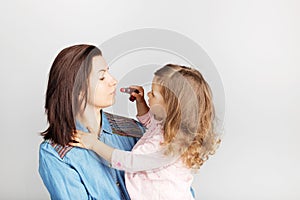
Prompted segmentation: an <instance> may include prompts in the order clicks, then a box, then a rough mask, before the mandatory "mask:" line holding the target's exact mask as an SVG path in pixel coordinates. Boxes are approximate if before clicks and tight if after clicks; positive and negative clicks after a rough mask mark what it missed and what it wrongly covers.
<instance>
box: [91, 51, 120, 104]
mask: <svg viewBox="0 0 300 200" xmlns="http://www.w3.org/2000/svg"><path fill="white" fill-rule="evenodd" d="M116 85H117V80H116V79H115V78H114V77H112V76H111V75H110V73H109V72H108V66H107V63H106V62H105V60H104V59H103V57H102V56H95V57H93V59H92V70H91V73H90V76H89V86H88V97H87V106H93V107H95V108H96V109H102V108H106V107H109V106H111V105H112V104H113V103H114V101H115V94H116Z"/></svg>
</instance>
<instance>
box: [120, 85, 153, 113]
mask: <svg viewBox="0 0 300 200" xmlns="http://www.w3.org/2000/svg"><path fill="white" fill-rule="evenodd" d="M120 91H121V92H124V93H128V94H130V98H129V100H130V101H134V100H136V108H137V115H138V116H141V115H144V114H146V113H147V112H148V111H149V107H148V105H147V103H146V101H145V98H144V88H143V87H141V86H136V85H134V86H130V87H128V88H121V89H120Z"/></svg>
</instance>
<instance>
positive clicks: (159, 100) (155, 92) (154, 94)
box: [147, 83, 166, 120]
mask: <svg viewBox="0 0 300 200" xmlns="http://www.w3.org/2000/svg"><path fill="white" fill-rule="evenodd" d="M160 89H161V87H160V86H159V85H157V84H155V83H152V90H151V91H150V92H148V93H147V96H148V98H149V100H148V103H149V106H150V111H151V112H152V114H153V115H154V117H155V118H156V119H157V120H162V119H164V118H165V117H166V110H165V101H164V98H163V96H162V95H161V93H160Z"/></svg>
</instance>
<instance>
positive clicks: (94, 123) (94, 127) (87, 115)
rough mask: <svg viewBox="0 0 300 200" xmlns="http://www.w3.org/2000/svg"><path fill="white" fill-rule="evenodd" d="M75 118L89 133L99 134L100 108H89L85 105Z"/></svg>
mask: <svg viewBox="0 0 300 200" xmlns="http://www.w3.org/2000/svg"><path fill="white" fill-rule="evenodd" d="M77 120H79V122H80V123H81V124H82V125H84V126H85V127H86V128H87V129H88V130H89V131H90V132H91V133H94V134H97V135H100V131H101V120H102V116H101V109H95V108H93V109H91V108H89V107H88V106H87V107H86V108H85V110H84V112H83V113H82V114H79V115H78V116H77Z"/></svg>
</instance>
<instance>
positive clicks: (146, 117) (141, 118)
mask: <svg viewBox="0 0 300 200" xmlns="http://www.w3.org/2000/svg"><path fill="white" fill-rule="evenodd" d="M136 118H137V119H138V120H139V121H140V122H141V123H142V124H143V125H144V126H146V127H147V128H148V126H149V125H150V123H151V119H152V118H153V116H152V114H151V113H150V111H148V112H147V113H146V114H144V115H141V116H136Z"/></svg>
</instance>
